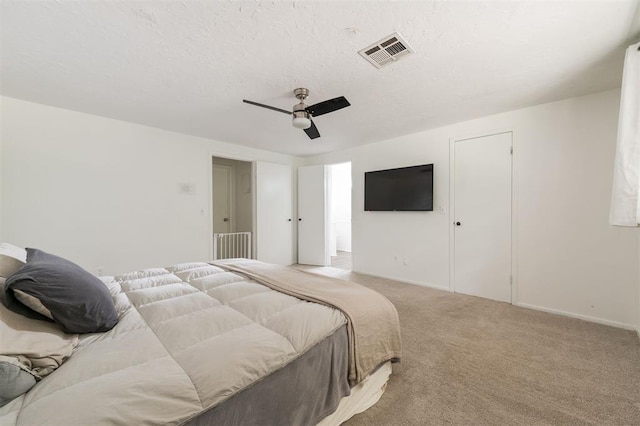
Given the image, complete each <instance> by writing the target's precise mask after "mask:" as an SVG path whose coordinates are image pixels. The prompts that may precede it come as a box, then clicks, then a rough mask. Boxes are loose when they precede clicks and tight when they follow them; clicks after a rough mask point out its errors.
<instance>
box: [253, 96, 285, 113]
mask: <svg viewBox="0 0 640 426" xmlns="http://www.w3.org/2000/svg"><path fill="white" fill-rule="evenodd" d="M242 102H244V103H247V104H251V105H255V106H259V107H262V108H267V109H272V110H274V111H278V112H283V113H285V114H287V115H291V114H292V113H291V111H287V110H286V109H281V108H276V107H272V106H270V105H265V104H259V103H258V102H253V101H248V100H246V99H243V100H242Z"/></svg>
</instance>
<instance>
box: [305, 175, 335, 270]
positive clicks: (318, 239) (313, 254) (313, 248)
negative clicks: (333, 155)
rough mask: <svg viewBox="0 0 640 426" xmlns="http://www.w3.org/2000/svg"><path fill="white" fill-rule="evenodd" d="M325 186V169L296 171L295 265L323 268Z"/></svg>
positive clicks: (326, 259) (327, 259) (326, 258)
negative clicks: (296, 239) (296, 228)
mask: <svg viewBox="0 0 640 426" xmlns="http://www.w3.org/2000/svg"><path fill="white" fill-rule="evenodd" d="M326 203H327V186H326V167H325V166H306V167H300V168H299V169H298V263H300V264H303V265H319V266H326V265H329V264H330V257H329V253H328V251H327V204H326Z"/></svg>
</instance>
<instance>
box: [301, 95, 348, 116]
mask: <svg viewBox="0 0 640 426" xmlns="http://www.w3.org/2000/svg"><path fill="white" fill-rule="evenodd" d="M349 105H351V104H350V103H349V101H348V100H347V99H346V98H345V97H344V96H340V97H338V98H333V99H329V100H328V101H323V102H319V103H317V104H315V105H311V106H309V107H307V112H308V113H309V114H311V115H312V116H314V117H317V116H319V115H322V114H327V113H330V112H333V111H337V110H339V109H342V108H346V107H348V106H349Z"/></svg>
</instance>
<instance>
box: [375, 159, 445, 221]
mask: <svg viewBox="0 0 640 426" xmlns="http://www.w3.org/2000/svg"><path fill="white" fill-rule="evenodd" d="M364 209H365V211H433V164H423V165H421V166H412V167H402V168H399V169H389V170H377V171H373V172H366V173H365V174H364Z"/></svg>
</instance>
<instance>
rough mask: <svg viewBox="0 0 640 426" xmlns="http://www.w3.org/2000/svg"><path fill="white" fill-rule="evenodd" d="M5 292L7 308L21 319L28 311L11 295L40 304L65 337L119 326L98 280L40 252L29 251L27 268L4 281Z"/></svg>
mask: <svg viewBox="0 0 640 426" xmlns="http://www.w3.org/2000/svg"><path fill="white" fill-rule="evenodd" d="M4 288H5V305H6V306H7V308H9V309H11V310H12V311H14V312H17V313H20V314H23V315H24V314H25V310H27V308H25V307H24V306H23V305H22V304H21V303H20V302H19V301H18V300H17V299H16V296H15V294H14V291H16V290H17V291H20V292H23V293H25V294H27V295H29V296H32V297H34V298H35V299H37V300H39V301H40V303H41V304H42V305H43V306H44V307H45V308H46V309H47V310H48V311H49V312H50V313H51V316H52V317H53V320H54V321H55V322H56V323H58V324H60V325H61V326H62V329H63V330H64V331H66V332H67V333H95V332H98V331H107V330H110V329H111V328H113V326H114V325H116V323H117V322H118V316H117V314H116V310H115V308H114V306H113V299H112V298H111V294H110V293H109V290H108V289H107V287H106V286H105V285H104V283H103V282H102V281H100V279H98V277H96V276H95V275H93V274H91V273H89V272H87V271H85V270H84V269H82V268H81V267H80V266H78V265H76V264H75V263H73V262H70V261H68V260H66V259H63V258H61V257H58V256H54V255H52V254H49V253H46V252H44V251H42V250H37V249H31V248H28V249H27V264H26V265H25V266H23V267H22V269H20V270H19V271H18V272H16V273H14V274H13V275H11V276H10V277H8V278H7V281H6V282H5V284H4ZM29 311H30V309H29ZM32 313H33V314H35V313H34V312H33V311H32ZM35 315H39V314H35ZM29 316H30V317H32V318H33V317H34V316H33V315H29ZM36 318H37V317H36ZM45 318H46V317H44V316H40V319H45Z"/></svg>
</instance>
